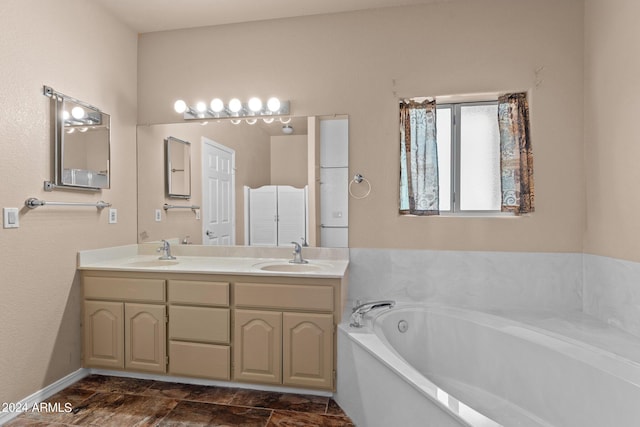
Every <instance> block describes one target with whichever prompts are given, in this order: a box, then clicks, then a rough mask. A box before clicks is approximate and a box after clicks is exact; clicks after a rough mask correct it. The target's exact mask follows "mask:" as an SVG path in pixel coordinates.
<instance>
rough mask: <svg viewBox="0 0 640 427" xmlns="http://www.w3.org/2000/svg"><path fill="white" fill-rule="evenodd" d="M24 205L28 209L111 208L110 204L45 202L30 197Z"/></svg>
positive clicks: (101, 202) (100, 202)
mask: <svg viewBox="0 0 640 427" xmlns="http://www.w3.org/2000/svg"><path fill="white" fill-rule="evenodd" d="M24 205H25V206H26V207H28V208H29V209H35V208H37V207H38V206H92V207H94V208H98V209H103V208H108V207H109V206H111V203H107V202H103V201H102V200H100V201H99V202H94V203H82V202H47V201H45V200H38V199H36V198H35V197H31V198H29V199H27V200H25V201H24Z"/></svg>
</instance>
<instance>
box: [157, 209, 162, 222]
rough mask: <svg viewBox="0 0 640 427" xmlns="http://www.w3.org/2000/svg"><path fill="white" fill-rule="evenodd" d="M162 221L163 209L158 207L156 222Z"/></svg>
mask: <svg viewBox="0 0 640 427" xmlns="http://www.w3.org/2000/svg"><path fill="white" fill-rule="evenodd" d="M160 221H162V211H161V210H160V209H156V222H160Z"/></svg>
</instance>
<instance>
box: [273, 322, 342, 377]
mask: <svg viewBox="0 0 640 427" xmlns="http://www.w3.org/2000/svg"><path fill="white" fill-rule="evenodd" d="M282 335H283V347H282V364H283V378H282V383H283V384H284V385H290V386H307V387H314V388H331V387H332V386H333V384H332V382H333V315H332V314H313V313H283V315H282Z"/></svg>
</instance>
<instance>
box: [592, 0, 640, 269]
mask: <svg viewBox="0 0 640 427" xmlns="http://www.w3.org/2000/svg"><path fill="white" fill-rule="evenodd" d="M585 5H586V7H585V52H586V55H585V151H586V156H585V164H586V167H585V170H586V184H587V212H588V214H587V217H588V221H587V228H586V234H585V244H584V251H585V252H586V253H590V254H596V255H605V256H610V257H614V258H622V259H627V260H631V261H640V221H638V215H637V212H638V211H639V210H640V199H639V198H638V197H637V194H636V193H637V191H636V186H637V183H638V182H640V167H639V166H638V159H639V158H640V143H639V138H638V129H637V127H636V124H637V121H638V119H637V115H638V112H640V98H639V97H638V93H640V78H639V76H640V57H639V56H638V55H637V51H638V46H640V27H638V23H637V19H638V17H639V16H640V3H638V2H637V1H635V0H587V1H586V3H585Z"/></svg>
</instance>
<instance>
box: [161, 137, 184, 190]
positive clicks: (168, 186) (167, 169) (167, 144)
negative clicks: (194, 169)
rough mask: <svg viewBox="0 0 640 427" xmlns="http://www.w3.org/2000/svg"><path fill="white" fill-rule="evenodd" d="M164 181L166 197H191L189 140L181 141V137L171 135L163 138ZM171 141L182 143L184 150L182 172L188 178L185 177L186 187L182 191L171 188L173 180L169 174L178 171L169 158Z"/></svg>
mask: <svg viewBox="0 0 640 427" xmlns="http://www.w3.org/2000/svg"><path fill="white" fill-rule="evenodd" d="M164 141H165V182H166V186H165V189H166V193H167V197H168V198H172V199H187V200H188V199H190V198H191V143H190V142H189V141H183V140H181V139H178V138H175V137H173V136H169V137H167V138H165V140H164ZM171 143H177V144H183V145H184V149H185V150H186V152H187V154H186V158H185V162H184V169H183V170H182V172H184V173H185V175H187V176H188V179H187V178H186V177H185V180H186V183H187V185H188V188H187V189H186V192H184V193H178V192H176V191H175V189H174V188H173V187H174V186H173V181H172V179H171V174H172V173H174V172H176V171H179V170H177V169H174V168H172V164H171V162H172V159H171V149H170V146H171Z"/></svg>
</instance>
